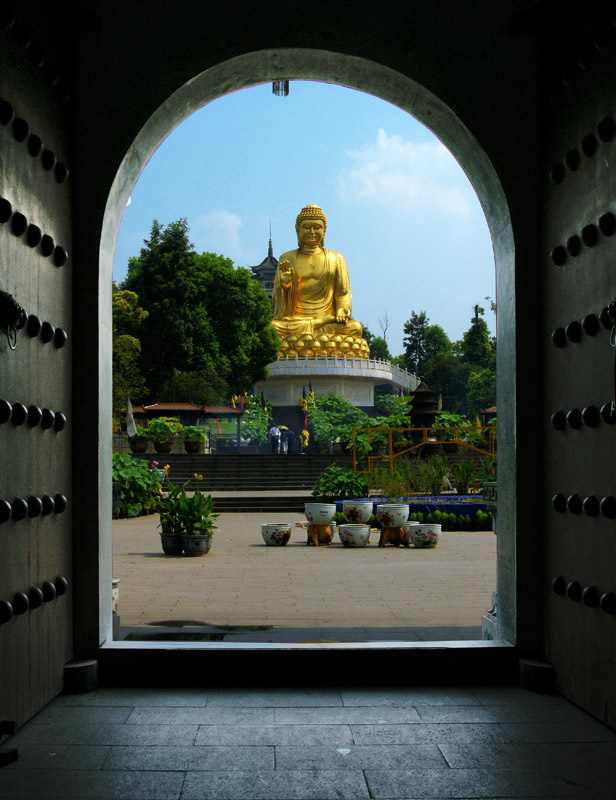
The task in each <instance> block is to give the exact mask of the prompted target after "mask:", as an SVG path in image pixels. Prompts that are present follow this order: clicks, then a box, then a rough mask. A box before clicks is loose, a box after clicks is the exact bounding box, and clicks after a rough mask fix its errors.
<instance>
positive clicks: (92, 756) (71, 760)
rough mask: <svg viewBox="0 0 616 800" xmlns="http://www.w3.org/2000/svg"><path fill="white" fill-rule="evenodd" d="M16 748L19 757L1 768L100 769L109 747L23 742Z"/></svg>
mask: <svg viewBox="0 0 616 800" xmlns="http://www.w3.org/2000/svg"><path fill="white" fill-rule="evenodd" d="M13 742H15V740H14V739H13ZM18 749H19V759H18V760H17V761H15V762H13V763H12V764H9V765H8V766H6V767H3V770H5V769H6V770H13V769H39V770H40V769H54V770H55V769H70V770H77V769H100V768H101V767H102V765H103V762H104V761H105V759H106V758H107V756H108V754H109V751H110V749H111V748H109V747H106V746H100V745H99V746H96V745H81V744H80V745H65V744H54V745H45V744H32V743H26V742H23V743H21V744H20V745H19V748H18ZM0 782H1V779H0Z"/></svg>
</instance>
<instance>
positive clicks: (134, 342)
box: [112, 335, 147, 411]
mask: <svg viewBox="0 0 616 800" xmlns="http://www.w3.org/2000/svg"><path fill="white" fill-rule="evenodd" d="M140 355H141V345H140V343H139V339H136V338H135V337H134V336H128V335H123V336H114V338H113V349H112V358H113V392H112V402H113V410H114V411H118V410H119V409H121V408H125V407H126V402H127V398H129V397H130V398H131V401H135V400H141V399H142V398H144V397H145V395H146V392H147V388H146V384H145V380H144V379H143V377H142V375H141V372H140V370H139V357H140Z"/></svg>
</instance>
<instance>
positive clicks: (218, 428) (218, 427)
mask: <svg viewBox="0 0 616 800" xmlns="http://www.w3.org/2000/svg"><path fill="white" fill-rule="evenodd" d="M216 430H217V431H218V433H221V430H220V422H219V421H218V420H216Z"/></svg>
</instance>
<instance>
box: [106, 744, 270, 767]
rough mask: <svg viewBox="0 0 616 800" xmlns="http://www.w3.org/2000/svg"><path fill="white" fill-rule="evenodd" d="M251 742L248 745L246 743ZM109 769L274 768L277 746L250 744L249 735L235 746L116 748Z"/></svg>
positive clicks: (111, 754) (108, 761)
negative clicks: (247, 738)
mask: <svg viewBox="0 0 616 800" xmlns="http://www.w3.org/2000/svg"><path fill="white" fill-rule="evenodd" d="M246 745H248V746H246ZM104 769H105V770H163V771H165V772H167V771H169V770H182V771H186V770H252V769H254V770H267V769H274V748H273V747H265V746H255V745H250V744H249V742H248V741H247V740H246V738H245V736H241V737H238V736H237V735H236V742H235V744H233V745H227V746H219V745H202V746H201V745H199V746H198V745H191V744H190V743H187V744H182V743H180V742H179V741H178V744H177V745H176V746H174V747H169V746H162V747H161V746H151V745H150V746H148V747H113V748H111V752H110V753H109V757H108V758H107V760H106V762H105V765H104Z"/></svg>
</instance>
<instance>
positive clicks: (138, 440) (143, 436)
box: [128, 425, 152, 453]
mask: <svg viewBox="0 0 616 800" xmlns="http://www.w3.org/2000/svg"><path fill="white" fill-rule="evenodd" d="M151 441H152V434H151V433H150V431H149V429H148V428H142V427H141V425H137V428H136V433H135V435H134V436H129V437H128V446H129V447H130V449H131V450H132V451H133V453H145V452H146V451H147V449H148V444H149V443H150V442H151Z"/></svg>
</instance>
